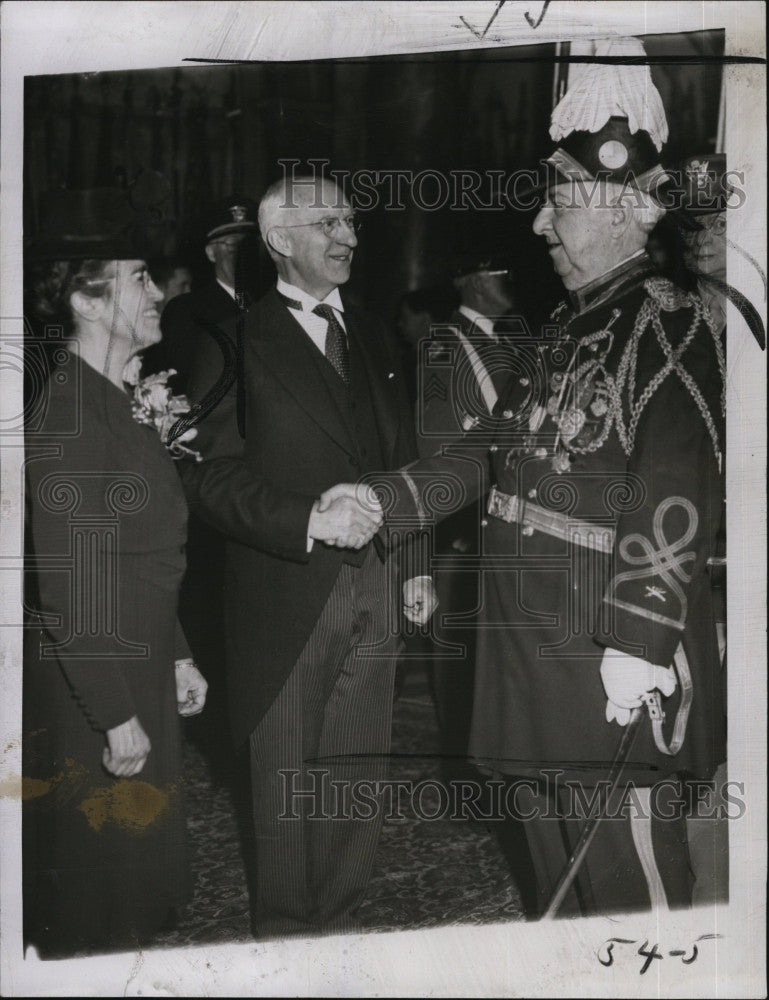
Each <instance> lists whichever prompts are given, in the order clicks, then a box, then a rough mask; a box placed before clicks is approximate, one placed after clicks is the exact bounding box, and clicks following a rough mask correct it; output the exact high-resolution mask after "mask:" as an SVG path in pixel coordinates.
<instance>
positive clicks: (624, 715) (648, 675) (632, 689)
mask: <svg viewBox="0 0 769 1000" xmlns="http://www.w3.org/2000/svg"><path fill="white" fill-rule="evenodd" d="M601 681H602V682H603V688H604V691H605V692H606V697H607V699H608V700H607V702H606V721H607V722H612V721H614V722H617V723H618V724H619V725H620V726H626V725H627V724H628V722H629V721H630V710H631V709H633V708H638V706H639V705H640V704H641V695H643V694H646V693H647V692H648V691H653V690H654V689H655V688H659V690H660V691H661V692H662V694H663V695H664V696H665V697H666V698H667V697H669V696H670V695H671V694H672V693H673V692H674V691H675V689H676V687H677V686H678V681H677V679H676V675H675V671H674V670H673V668H672V667H658V666H655V664H653V663H649V662H647V661H646V660H641V659H639V658H638V657H637V656H630V655H628V654H627V653H620V652H619V651H618V650H616V649H609V648H608V647H607V648H606V649H605V650H604V654H603V660H602V662H601Z"/></svg>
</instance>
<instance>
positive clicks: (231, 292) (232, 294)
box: [216, 278, 238, 302]
mask: <svg viewBox="0 0 769 1000" xmlns="http://www.w3.org/2000/svg"><path fill="white" fill-rule="evenodd" d="M216 283H217V285H220V286H221V287H222V288H223V289H224V290H225V292H226V293H227V294H228V295H229V297H230V298H231V299H232V301H233V302H237V301H238V300H237V298H236V296H235V289H234V288H230V286H229V285H228V284H227V283H226V282H224V281H222V279H221V278H217V279H216Z"/></svg>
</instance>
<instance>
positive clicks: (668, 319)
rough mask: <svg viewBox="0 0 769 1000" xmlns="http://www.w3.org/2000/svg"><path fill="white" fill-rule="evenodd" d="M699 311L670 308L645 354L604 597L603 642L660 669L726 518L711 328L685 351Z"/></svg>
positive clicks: (699, 328)
mask: <svg viewBox="0 0 769 1000" xmlns="http://www.w3.org/2000/svg"><path fill="white" fill-rule="evenodd" d="M697 314H698V311H697V310H695V309H693V308H687V307H679V308H678V309H676V310H665V309H661V310H660V312H659V319H660V322H661V327H660V328H659V329H660V330H661V331H662V337H661V338H660V337H659V336H658V337H657V340H656V342H653V343H652V344H651V345H647V349H646V350H645V351H644V345H643V344H642V345H641V347H640V348H639V357H638V372H637V380H636V386H637V389H636V395H635V397H634V400H633V403H634V406H635V412H636V413H638V414H640V416H639V417H638V420H637V426H636V427H635V429H634V428H633V424H632V420H633V409H632V408H631V410H630V411H629V413H626V429H627V430H628V432H631V433H632V432H634V435H635V436H634V441H633V446H632V451H631V453H630V457H629V459H628V466H627V469H628V477H627V481H626V488H624V489H622V490H620V491H618V492H617V494H616V496H615V505H616V509H618V510H619V511H620V513H619V516H618V519H617V527H616V536H615V542H614V552H613V565H612V577H611V580H610V583H609V586H608V588H607V590H606V593H605V594H604V611H606V610H607V609H608V611H609V612H610V615H609V616H608V617H609V618H610V620H611V622H610V625H609V626H608V629H606V628H605V630H604V634H603V638H602V639H601V640H600V641H601V642H602V644H604V645H608V646H612V647H614V648H618V649H622V650H624V651H625V652H628V653H631V654H633V655H636V656H640V657H641V658H643V659H645V660H647V661H649V662H650V663H654V664H658V665H661V666H669V665H670V664H671V663H672V660H673V654H674V653H675V650H676V647H677V646H678V643H679V642H680V640H681V636H682V633H683V630H684V628H685V626H686V624H687V619H688V614H689V608H690V606H691V603H692V595H693V593H694V592H695V590H696V588H698V587H699V586H702V585H703V584H704V585H707V580H706V563H707V559H708V557H709V556H710V555H712V550H713V545H714V539H715V536H716V533H717V530H718V526H719V523H720V518H721V504H722V496H723V479H722V475H721V470H720V465H721V459H720V452H721V449H722V448H723V427H722V420H721V390H722V381H721V373H720V371H719V363H718V358H717V356H716V351H715V348H714V344H713V340H712V337H711V334H710V331H709V329H708V327H707V326H706V324H705V322H704V321H702V322H700V323H698V324H697V325H696V329H695V332H694V335H693V336H691V338H690V340H689V343H688V345H687V346H684V347H683V350H682V351H681V353H680V354H678V353H677V349H680V347H681V345H682V344H684V342H685V341H686V338H687V336H688V334H689V332H690V328H691V325H692V324H693V323H694V322H695V321H696V318H697ZM647 333H649V334H651V331H647ZM651 335H652V336H653V334H651ZM665 345H667V348H666V347H665ZM668 348H669V349H668ZM642 354H643V355H644V356H643V357H642ZM647 397H648V398H647ZM623 508H624V509H623ZM599 634H600V633H599Z"/></svg>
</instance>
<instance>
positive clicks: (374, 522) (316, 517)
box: [308, 483, 384, 549]
mask: <svg viewBox="0 0 769 1000" xmlns="http://www.w3.org/2000/svg"><path fill="white" fill-rule="evenodd" d="M383 523H384V516H383V514H382V506H381V504H380V503H379V500H378V499H377V496H376V493H375V492H374V490H373V489H372V488H371V487H370V486H365V485H363V484H357V485H356V484H355V483H338V484H337V485H336V486H332V487H331V489H329V490H326V492H325V493H322V494H321V496H320V499H319V500H316V501H315V503H314V505H313V508H312V511H311V512H310V523H309V525H308V533H309V536H310V538H314V539H316V540H317V541H319V542H325V543H326V545H335V546H336V547H337V548H340V549H360V548H362V547H363V546H364V545H366V544H368V542H370V541H371V539H372V538H373V537H374V535H375V534H376V533H377V531H379V529H380V528H381V527H382V524H383Z"/></svg>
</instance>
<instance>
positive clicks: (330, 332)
mask: <svg viewBox="0 0 769 1000" xmlns="http://www.w3.org/2000/svg"><path fill="white" fill-rule="evenodd" d="M313 312H314V313H315V315H316V316H320V317H321V318H322V319H325V320H326V322H327V323H328V329H327V330H326V348H325V355H326V357H327V358H328V360H329V361H330V362H331V364H332V365H333V366H334V370H335V371H336V373H337V375H338V376H339V377H340V378H341V380H342V381H343V382H344V384H345V385H347V386H349V384H350V352H349V351H348V349H347V337H346V335H345V332H344V327H343V326H342V324H341V323H340V322H339V320H338V319H337V318H336V314H335V313H334V310H333V309H332V307H331V306H328V305H319V306H315V308H314V309H313Z"/></svg>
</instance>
